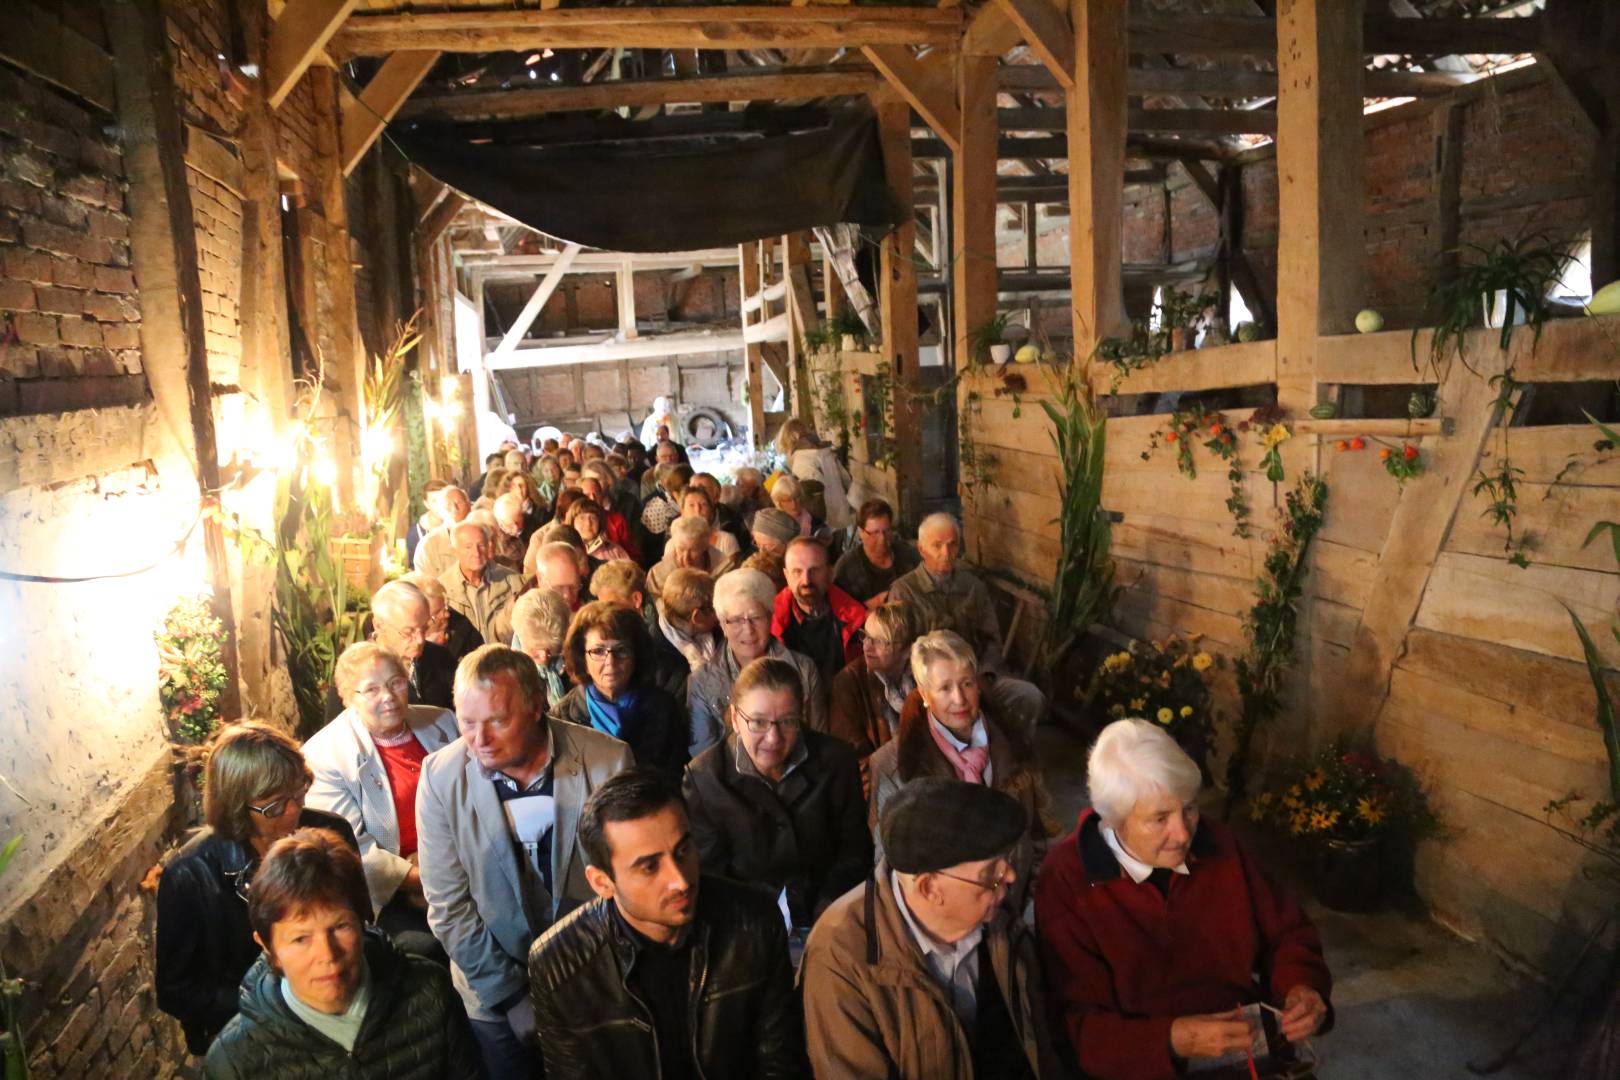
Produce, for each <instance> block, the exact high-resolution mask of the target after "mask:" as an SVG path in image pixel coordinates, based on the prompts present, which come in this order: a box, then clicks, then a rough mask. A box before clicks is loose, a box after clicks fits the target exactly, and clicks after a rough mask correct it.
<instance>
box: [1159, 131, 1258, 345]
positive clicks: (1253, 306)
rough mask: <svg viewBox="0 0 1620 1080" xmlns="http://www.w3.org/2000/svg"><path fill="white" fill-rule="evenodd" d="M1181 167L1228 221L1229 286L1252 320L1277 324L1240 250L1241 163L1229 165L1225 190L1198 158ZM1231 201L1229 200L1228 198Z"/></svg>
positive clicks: (1246, 258)
mask: <svg viewBox="0 0 1620 1080" xmlns="http://www.w3.org/2000/svg"><path fill="white" fill-rule="evenodd" d="M1181 167H1182V168H1183V169H1184V170H1185V171H1186V173H1187V175H1188V176H1189V177H1191V178H1192V182H1193V185H1194V186H1195V187H1197V188H1198V190H1199V191H1200V192H1202V193H1203V196H1204V198H1206V199H1208V200H1209V203H1210V205H1211V206H1212V207H1214V208H1215V212H1216V213H1218V214H1222V215H1223V218H1224V219H1225V220H1226V221H1227V227H1228V228H1229V229H1230V235H1229V236H1228V237H1227V238H1226V239H1227V243H1228V245H1229V247H1228V251H1227V260H1228V270H1229V272H1230V274H1231V279H1232V287H1233V288H1235V289H1236V290H1237V291H1238V295H1239V296H1241V297H1242V298H1243V306H1244V307H1246V308H1248V309H1249V314H1251V315H1253V316H1254V318H1255V321H1256V322H1258V323H1259V324H1260V325H1262V326H1266V327H1272V326H1275V325H1276V314H1275V305H1273V304H1272V302H1271V301H1270V300H1269V299H1267V298H1266V296H1265V293H1264V292H1263V290H1262V289H1261V288H1260V276H1259V275H1258V274H1256V273H1255V272H1254V265H1253V264H1252V263H1250V262H1249V256H1248V254H1247V253H1246V252H1245V251H1244V250H1243V194H1242V174H1243V168H1242V166H1240V165H1234V166H1231V167H1230V168H1231V171H1232V178H1231V183H1232V184H1234V185H1235V190H1233V191H1231V192H1226V191H1223V190H1222V189H1221V184H1220V181H1219V180H1218V179H1216V177H1215V176H1214V175H1212V174H1211V173H1210V171H1209V170H1208V169H1207V168H1205V167H1204V164H1203V162H1200V161H1183V162H1181ZM1228 200H1230V201H1228Z"/></svg>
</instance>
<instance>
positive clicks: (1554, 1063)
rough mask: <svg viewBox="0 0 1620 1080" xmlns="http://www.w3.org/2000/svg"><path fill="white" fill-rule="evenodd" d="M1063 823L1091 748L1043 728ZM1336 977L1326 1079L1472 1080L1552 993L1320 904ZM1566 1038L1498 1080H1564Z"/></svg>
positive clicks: (1450, 940) (1498, 967)
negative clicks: (1472, 1065) (1476, 1068)
mask: <svg viewBox="0 0 1620 1080" xmlns="http://www.w3.org/2000/svg"><path fill="white" fill-rule="evenodd" d="M1036 746H1037V753H1038V754H1039V756H1040V759H1041V761H1042V762H1043V763H1044V765H1045V772H1046V782H1047V790H1048V792H1049V793H1050V794H1051V796H1052V802H1053V809H1054V811H1055V813H1056V814H1057V816H1058V820H1059V821H1061V822H1064V823H1065V825H1066V826H1072V823H1073V822H1074V820H1075V819H1076V817H1077V815H1078V814H1079V812H1080V810H1081V809H1082V808H1083V807H1084V806H1085V805H1086V792H1085V753H1086V750H1087V748H1088V744H1087V743H1086V742H1084V741H1082V740H1081V739H1079V738H1077V737H1076V736H1075V735H1073V734H1071V733H1069V732H1068V731H1066V730H1064V729H1061V728H1057V727H1052V726H1047V727H1043V728H1042V729H1041V730H1040V732H1039V734H1038V736H1037V739H1036ZM1307 910H1308V911H1309V912H1310V915H1311V918H1312V919H1313V920H1315V922H1316V925H1317V926H1318V927H1319V928H1320V929H1321V932H1322V939H1323V943H1324V945H1325V947H1326V951H1327V959H1328V963H1329V965H1330V966H1331V968H1332V970H1333V981H1334V993H1333V1002H1334V1007H1335V1009H1336V1010H1337V1014H1338V1022H1337V1026H1336V1027H1335V1028H1334V1030H1333V1031H1332V1032H1331V1033H1330V1034H1328V1035H1326V1036H1324V1037H1322V1038H1320V1039H1317V1040H1315V1047H1316V1051H1317V1055H1318V1057H1319V1059H1320V1061H1321V1067H1320V1068H1319V1069H1318V1070H1317V1072H1318V1076H1319V1078H1320V1080H1452V1078H1454V1077H1455V1078H1457V1080H1465V1078H1470V1077H1472V1076H1473V1074H1472V1073H1470V1072H1469V1071H1468V1069H1467V1066H1466V1064H1465V1062H1468V1061H1475V1062H1482V1061H1486V1060H1488V1059H1490V1058H1492V1057H1494V1056H1496V1055H1497V1054H1498V1053H1500V1052H1501V1051H1502V1049H1503V1048H1505V1046H1506V1045H1507V1044H1508V1043H1509V1042H1510V1041H1512V1040H1513V1039H1514V1038H1515V1037H1517V1036H1518V1034H1519V1032H1520V1031H1521V1030H1523V1028H1524V1026H1525V1025H1526V1024H1528V1023H1529V1022H1530V1021H1531V1020H1532V1019H1533V1018H1534V1017H1535V1016H1537V1015H1539V1014H1540V1012H1541V1010H1542V1008H1543V1007H1544V1006H1545V1003H1546V992H1545V990H1544V989H1543V988H1541V987H1540V986H1539V985H1537V984H1535V983H1533V982H1529V981H1527V980H1525V979H1523V978H1521V977H1519V976H1517V975H1515V974H1514V973H1513V972H1511V971H1509V970H1508V969H1507V968H1506V967H1504V966H1503V965H1502V964H1501V963H1500V962H1499V961H1498V960H1497V959H1496V958H1495V957H1494V956H1492V955H1491V954H1490V953H1489V952H1487V951H1486V950H1484V949H1483V948H1480V947H1478V946H1475V945H1471V944H1469V943H1468V942H1465V941H1463V940H1461V939H1459V938H1457V937H1455V936H1453V935H1451V934H1448V933H1447V932H1446V931H1445V930H1443V929H1441V928H1440V927H1438V926H1436V925H1435V924H1434V923H1432V922H1428V921H1425V920H1422V919H1416V918H1412V917H1410V916H1407V915H1404V914H1401V913H1398V912H1380V913H1377V914H1372V915H1346V914H1341V913H1339V912H1334V911H1329V910H1327V909H1326V908H1323V907H1322V906H1321V905H1319V904H1317V903H1315V901H1312V900H1308V901H1307ZM1564 1045H1565V1043H1564V1039H1563V1038H1562V1037H1561V1033H1560V1032H1558V1031H1553V1032H1550V1033H1547V1034H1546V1035H1544V1036H1542V1037H1538V1038H1537V1039H1536V1040H1534V1044H1533V1046H1532V1049H1531V1051H1530V1052H1529V1053H1528V1054H1527V1055H1526V1057H1527V1058H1529V1059H1530V1060H1528V1061H1515V1062H1514V1063H1512V1064H1510V1065H1509V1066H1507V1067H1506V1068H1504V1069H1503V1070H1502V1071H1500V1072H1497V1073H1494V1074H1492V1075H1494V1076H1495V1077H1498V1078H1501V1080H1558V1078H1559V1075H1560V1074H1559V1063H1560V1062H1561V1061H1562V1059H1563V1056H1564Z"/></svg>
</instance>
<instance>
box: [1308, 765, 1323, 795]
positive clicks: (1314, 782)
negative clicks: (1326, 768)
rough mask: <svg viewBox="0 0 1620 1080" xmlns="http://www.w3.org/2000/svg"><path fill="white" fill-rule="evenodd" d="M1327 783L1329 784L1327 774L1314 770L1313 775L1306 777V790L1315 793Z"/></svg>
mask: <svg viewBox="0 0 1620 1080" xmlns="http://www.w3.org/2000/svg"><path fill="white" fill-rule="evenodd" d="M1325 783H1327V773H1325V772H1323V771H1322V770H1321V769H1315V770H1312V772H1311V774H1310V775H1309V776H1307V777H1305V790H1306V791H1315V790H1316V789H1317V788H1319V787H1321V786H1322V785H1323V784H1325Z"/></svg>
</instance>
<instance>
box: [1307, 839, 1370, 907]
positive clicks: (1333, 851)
mask: <svg viewBox="0 0 1620 1080" xmlns="http://www.w3.org/2000/svg"><path fill="white" fill-rule="evenodd" d="M1381 850H1382V849H1381V846H1380V844H1379V842H1378V841H1377V840H1327V841H1324V842H1323V844H1322V846H1321V847H1319V848H1317V849H1316V852H1315V854H1314V856H1313V860H1312V862H1313V867H1312V868H1313V870H1314V871H1315V874H1314V876H1315V880H1316V898H1317V899H1318V900H1320V901H1321V902H1322V904H1323V906H1324V907H1329V908H1332V909H1333V910H1334V911H1352V912H1361V911H1372V910H1373V909H1374V908H1376V907H1377V906H1378V902H1379V900H1380V898H1381V897H1382V895H1383V880H1382V875H1381V873H1380V863H1381V861H1382V860H1381V857H1380V856H1381Z"/></svg>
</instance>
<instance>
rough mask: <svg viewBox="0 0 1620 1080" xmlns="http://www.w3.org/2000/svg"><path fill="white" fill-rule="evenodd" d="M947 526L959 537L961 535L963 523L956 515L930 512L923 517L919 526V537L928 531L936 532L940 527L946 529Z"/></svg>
mask: <svg viewBox="0 0 1620 1080" xmlns="http://www.w3.org/2000/svg"><path fill="white" fill-rule="evenodd" d="M947 527H948V528H949V529H950V530H951V531H952V532H954V533H955V534H956V535H957V536H958V537H959V538H960V537H961V535H962V525H961V523H960V522H958V521H957V520H956V519H955V518H954V517H952V516H951V515H949V514H945V513H939V514H929V515H928V516H927V517H925V518H923V519H922V524H921V525H918V526H917V539H919V540H920V539H922V538H923V536H924V535H926V534H927V533H931V532H935V531H937V530H939V529H944V528H947Z"/></svg>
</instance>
